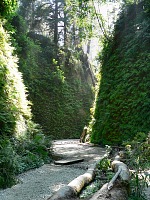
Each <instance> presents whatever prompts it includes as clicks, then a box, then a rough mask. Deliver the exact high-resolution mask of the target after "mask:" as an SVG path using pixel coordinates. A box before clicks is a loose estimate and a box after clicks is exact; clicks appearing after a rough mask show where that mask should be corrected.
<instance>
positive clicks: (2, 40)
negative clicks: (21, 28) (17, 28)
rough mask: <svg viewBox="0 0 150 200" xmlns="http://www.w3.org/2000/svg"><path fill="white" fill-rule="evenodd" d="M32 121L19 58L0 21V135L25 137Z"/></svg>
mask: <svg viewBox="0 0 150 200" xmlns="http://www.w3.org/2000/svg"><path fill="white" fill-rule="evenodd" d="M30 120H31V111H30V106H29V102H28V101H27V99H26V89H25V86H24V84H23V81H22V75H21V73H20V72H19V71H18V66H17V58H16V57H15V56H13V48H12V47H11V45H10V44H9V39H8V35H7V34H6V32H5V31H4V29H3V26H2V22H1V21H0V134H1V135H5V136H6V135H8V136H10V135H13V134H14V133H15V135H16V136H23V135H25V134H26V133H27V132H28V128H29V127H28V123H29V122H30Z"/></svg>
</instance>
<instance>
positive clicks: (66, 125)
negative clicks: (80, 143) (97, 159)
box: [0, 0, 94, 188]
mask: <svg viewBox="0 0 150 200" xmlns="http://www.w3.org/2000/svg"><path fill="white" fill-rule="evenodd" d="M38 3H39V1H38V2H36V1H30V0H29V1H23V0H22V1H20V8H19V11H18V12H15V11H17V10H16V6H17V1H9V0H5V1H2V2H1V3H0V94H1V96H0V187H2V188H5V187H8V186H11V185H12V184H14V183H15V182H16V178H15V175H16V174H18V173H21V172H23V171H25V170H28V169H31V168H34V167H38V166H41V165H42V164H44V163H45V162H50V161H51V139H50V137H49V136H51V138H55V139H56V138H78V137H79V136H80V134H81V132H82V129H83V127H84V125H85V124H86V123H87V121H88V119H89V107H90V105H91V102H92V98H93V91H92V86H93V85H94V76H93V74H92V70H91V67H90V64H89V62H88V57H87V55H86V53H85V52H83V50H82V45H81V43H80V38H79V37H78V36H77V35H74V37H73V36H72V35H69V33H68V35H67V34H66V33H67V31H64V35H61V33H59V31H58V27H59V25H58V20H59V19H58V14H57V16H56V13H57V11H58V10H56V8H59V9H61V11H60V10H59V12H64V9H62V7H63V6H64V4H63V3H64V2H62V7H61V8H60V7H57V6H58V2H57V1H55V2H53V3H54V4H53V3H52V5H51V4H50V3H48V5H49V4H50V6H49V7H48V9H50V8H54V9H52V10H51V9H50V10H48V12H47V15H48V16H49V13H50V14H51V16H52V17H53V21H52V23H51V21H50V22H49V24H48V31H47V32H46V33H43V29H40V25H41V26H42V25H43V24H44V23H43V22H42V23H41V22H37V19H36V17H37V18H38V19H39V18H40V17H41V18H42V17H43V15H44V13H46V10H47V7H44V5H45V4H44V5H42V8H43V7H44V12H43V13H42V15H41V11H42V10H41V5H39V6H38ZM41 3H42V1H41ZM33 4H34V5H33ZM33 7H34V8H35V12H33V10H31V9H33ZM27 8H28V9H27ZM36 8H37V10H36ZM31 13H32V14H35V16H34V19H35V21H36V25H37V23H39V24H38V27H37V26H34V25H35V21H34V20H33V18H32V17H33V16H31ZM54 13H55V16H54V15H53V14H54ZM48 16H45V15H44V17H43V19H42V20H47V18H48ZM67 19H68V23H69V20H70V19H69V18H68V17H67ZM60 20H61V19H60ZM63 21H64V19H63ZM42 28H43V27H42ZM63 29H66V27H65V21H64V27H63ZM74 29H75V27H74ZM38 30H39V31H38ZM40 30H41V32H40ZM74 31H75V30H74ZM77 32H78V31H77ZM47 34H48V35H47ZM49 34H50V36H49ZM62 37H64V39H63V42H62V43H61V40H60V38H62ZM71 38H73V39H72V41H71V43H69V42H67V41H68V40H71ZM75 43H76V45H75ZM62 44H63V45H62ZM69 45H70V46H69ZM71 45H72V46H71ZM21 72H22V73H21ZM25 85H26V86H25ZM29 100H30V101H29ZM31 102H32V103H31ZM31 107H32V111H31ZM35 122H36V123H35ZM38 123H39V124H40V125H38ZM41 126H42V127H41ZM43 132H44V134H45V135H47V136H45V135H44V134H43Z"/></svg>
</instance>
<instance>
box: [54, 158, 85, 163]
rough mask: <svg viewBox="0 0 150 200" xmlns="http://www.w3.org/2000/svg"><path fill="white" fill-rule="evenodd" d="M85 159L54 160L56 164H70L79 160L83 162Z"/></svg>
mask: <svg viewBox="0 0 150 200" xmlns="http://www.w3.org/2000/svg"><path fill="white" fill-rule="evenodd" d="M83 161H84V159H83V158H81V159H73V160H57V161H54V164H55V165H70V164H74V163H79V162H83Z"/></svg>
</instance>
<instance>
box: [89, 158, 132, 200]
mask: <svg viewBox="0 0 150 200" xmlns="http://www.w3.org/2000/svg"><path fill="white" fill-rule="evenodd" d="M119 160H120V157H119V156H116V158H115V160H114V161H113V162H112V164H111V167H112V170H113V171H114V172H115V175H114V177H113V178H112V179H111V181H110V182H109V183H106V184H105V185H103V187H102V188H101V189H100V190H99V191H98V192H96V193H95V194H94V196H93V197H92V198H90V200H108V199H109V200H127V199H128V190H129V188H128V187H129V184H128V183H129V180H130V174H129V170H128V167H127V165H126V164H124V163H123V162H121V161H119Z"/></svg>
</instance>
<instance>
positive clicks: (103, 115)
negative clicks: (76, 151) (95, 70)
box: [91, 1, 150, 144]
mask: <svg viewBox="0 0 150 200" xmlns="http://www.w3.org/2000/svg"><path fill="white" fill-rule="evenodd" d="M148 8H149V4H148V1H143V2H141V3H139V4H131V5H130V4H129V5H127V6H125V7H124V9H123V10H122V12H121V13H120V17H119V19H118V21H117V22H116V25H115V30H114V36H113V38H112V40H110V41H109V42H108V41H107V42H105V43H104V49H103V52H102V54H100V60H102V68H101V72H100V73H101V81H100V87H99V92H98V95H97V99H96V108H95V113H94V118H95V122H94V125H93V127H92V135H91V141H92V142H94V143H100V144H121V143H122V142H123V141H127V140H132V139H133V138H134V136H135V135H136V134H137V133H139V132H144V133H145V134H146V135H147V134H148V132H149V127H150V112H149V110H150V82H149V81H150V73H149V63H150V45H149V44H150V12H149V9H148Z"/></svg>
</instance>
